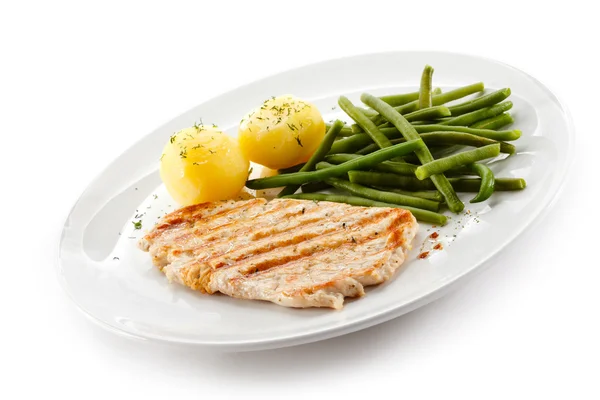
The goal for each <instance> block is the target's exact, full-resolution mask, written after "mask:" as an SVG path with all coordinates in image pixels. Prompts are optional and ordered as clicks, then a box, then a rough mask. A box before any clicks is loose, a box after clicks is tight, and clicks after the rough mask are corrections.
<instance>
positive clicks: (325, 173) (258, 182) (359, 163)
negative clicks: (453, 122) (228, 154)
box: [246, 138, 425, 189]
mask: <svg viewBox="0 0 600 400" xmlns="http://www.w3.org/2000/svg"><path fill="white" fill-rule="evenodd" d="M424 146H425V144H424V143H423V141H422V140H421V139H420V138H418V139H417V140H411V141H409V142H406V143H401V144H397V145H395V146H391V147H387V148H385V149H381V150H379V151H376V152H375V153H373V154H369V155H368V156H364V157H361V158H357V159H355V160H351V161H348V162H345V163H343V164H340V165H336V166H335V167H331V168H327V169H323V170H317V171H310V172H295V173H293V174H286V175H276V176H270V177H266V178H259V179H252V180H249V181H247V182H246V187H248V188H249V189H268V188H273V187H280V186H287V185H301V184H303V183H308V182H316V181H322V180H324V179H326V178H331V177H338V176H342V175H344V174H346V173H347V172H348V171H351V170H353V169H365V168H372V167H374V166H375V165H377V164H379V163H382V162H384V161H387V160H389V159H392V158H395V157H400V156H403V155H406V154H409V153H412V152H413V151H415V150H417V149H421V148H423V147H424Z"/></svg>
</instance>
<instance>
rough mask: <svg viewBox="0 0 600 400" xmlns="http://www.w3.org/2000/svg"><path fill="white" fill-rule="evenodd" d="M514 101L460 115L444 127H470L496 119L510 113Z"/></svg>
mask: <svg viewBox="0 0 600 400" xmlns="http://www.w3.org/2000/svg"><path fill="white" fill-rule="evenodd" d="M512 106H513V103H512V101H505V102H504V103H500V104H496V105H495V106H491V107H486V108H482V109H480V110H477V111H472V112H470V113H467V114H463V115H460V116H458V117H455V118H452V119H451V120H450V121H445V122H442V125H460V126H469V125H472V124H473V123H475V122H477V121H481V120H482V119H486V118H491V117H495V116H497V115H500V114H502V113H503V112H504V111H508V110H510V109H511V108H512Z"/></svg>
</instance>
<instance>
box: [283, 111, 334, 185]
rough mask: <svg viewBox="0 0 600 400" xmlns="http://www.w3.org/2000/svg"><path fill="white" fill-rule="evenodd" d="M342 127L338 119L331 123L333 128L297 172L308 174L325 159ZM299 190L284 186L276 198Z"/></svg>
mask: <svg viewBox="0 0 600 400" xmlns="http://www.w3.org/2000/svg"><path fill="white" fill-rule="evenodd" d="M343 126H344V123H343V122H342V121H340V120H339V119H338V120H336V121H335V122H334V123H333V126H332V127H331V128H329V130H328V131H327V133H326V134H325V137H324V138H323V140H322V141H321V144H320V145H319V147H318V148H317V150H316V151H315V152H314V153H313V155H312V156H311V157H310V158H309V160H308V161H307V162H306V164H304V166H303V167H302V168H300V171H298V172H308V171H312V170H314V169H315V165H317V163H318V162H319V161H321V160H323V158H325V155H326V154H327V153H329V150H331V145H332V144H333V142H334V140H335V138H336V136H337V135H338V133H339V131H340V129H342V127H343ZM299 188H300V185H290V186H286V187H285V188H283V190H282V191H281V192H279V194H278V195H277V197H283V196H287V195H288V194H294V193H296V190H298V189H299Z"/></svg>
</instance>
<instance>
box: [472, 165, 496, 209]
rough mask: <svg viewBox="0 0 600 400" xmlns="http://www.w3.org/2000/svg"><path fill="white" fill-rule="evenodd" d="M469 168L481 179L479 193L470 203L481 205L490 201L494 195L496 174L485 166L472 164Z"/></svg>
mask: <svg viewBox="0 0 600 400" xmlns="http://www.w3.org/2000/svg"><path fill="white" fill-rule="evenodd" d="M469 167H470V168H471V169H472V170H473V172H475V173H476V174H477V175H479V177H480V178H481V186H480V187H479V192H478V193H477V196H475V197H473V198H472V199H471V200H470V203H479V202H482V201H485V200H487V199H489V198H490V196H491V195H492V194H493V193H494V173H493V172H492V170H491V169H489V167H488V166H487V165H483V164H472V165H470V166H469Z"/></svg>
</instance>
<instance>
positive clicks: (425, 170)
mask: <svg viewBox="0 0 600 400" xmlns="http://www.w3.org/2000/svg"><path fill="white" fill-rule="evenodd" d="M498 155H500V143H495V144H490V145H487V146H483V147H481V148H479V149H475V150H469V151H463V152H462V153H458V154H454V155H451V156H448V157H444V158H440V159H438V160H434V161H431V162H428V163H426V164H423V165H421V166H420V167H418V168H417V170H416V171H415V175H416V177H417V178H419V179H421V180H423V179H425V178H429V177H430V176H431V175H435V174H441V173H443V172H446V171H448V170H449V169H452V168H456V167H460V166H462V165H468V164H473V163H474V162H476V161H481V160H485V159H488V158H492V157H497V156H498Z"/></svg>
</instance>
